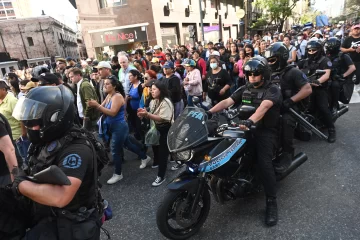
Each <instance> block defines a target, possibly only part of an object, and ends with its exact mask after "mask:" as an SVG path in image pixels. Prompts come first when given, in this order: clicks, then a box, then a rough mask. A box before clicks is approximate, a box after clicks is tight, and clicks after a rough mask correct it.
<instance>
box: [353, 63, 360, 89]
mask: <svg viewBox="0 0 360 240" xmlns="http://www.w3.org/2000/svg"><path fill="white" fill-rule="evenodd" d="M354 65H355V67H356V70H355V75H356V81H355V84H359V83H360V62H354Z"/></svg>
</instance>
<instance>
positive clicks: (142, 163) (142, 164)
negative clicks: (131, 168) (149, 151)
mask: <svg viewBox="0 0 360 240" xmlns="http://www.w3.org/2000/svg"><path fill="white" fill-rule="evenodd" d="M150 161H151V158H150V157H149V156H146V158H145V159H143V160H141V165H140V169H144V168H146V166H147V164H148V163H149V162H150Z"/></svg>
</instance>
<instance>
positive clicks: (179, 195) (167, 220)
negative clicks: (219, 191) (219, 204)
mask: <svg viewBox="0 0 360 240" xmlns="http://www.w3.org/2000/svg"><path fill="white" fill-rule="evenodd" d="M194 198H195V194H191V193H189V192H188V191H186V190H179V191H168V192H167V193H166V195H165V197H164V199H163V201H162V202H161V203H160V205H159V208H158V210H157V214H156V223H157V226H158V228H159V230H160V232H161V233H162V234H163V235H164V236H165V237H167V238H169V239H173V240H183V239H188V238H190V237H191V236H193V235H195V234H196V233H197V232H198V231H199V230H200V228H201V227H202V225H203V224H204V222H205V220H206V218H207V216H208V215H209V210H210V194H209V191H208V190H207V189H206V188H205V189H204V191H203V192H202V193H201V195H200V198H199V201H198V204H196V206H195V210H194V212H193V213H190V212H191V206H192V204H193V201H194Z"/></svg>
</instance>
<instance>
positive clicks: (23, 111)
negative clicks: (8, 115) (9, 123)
mask: <svg viewBox="0 0 360 240" xmlns="http://www.w3.org/2000/svg"><path fill="white" fill-rule="evenodd" d="M46 107H47V104H45V103H43V102H38V101H35V100H32V99H28V98H24V97H23V98H20V99H19V101H18V102H17V103H16V106H15V108H14V111H13V114H12V116H13V117H14V118H15V119H17V120H19V121H30V120H36V119H40V118H41V117H42V116H43V113H44V111H45V109H46Z"/></svg>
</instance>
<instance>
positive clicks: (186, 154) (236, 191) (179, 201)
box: [156, 105, 307, 240]
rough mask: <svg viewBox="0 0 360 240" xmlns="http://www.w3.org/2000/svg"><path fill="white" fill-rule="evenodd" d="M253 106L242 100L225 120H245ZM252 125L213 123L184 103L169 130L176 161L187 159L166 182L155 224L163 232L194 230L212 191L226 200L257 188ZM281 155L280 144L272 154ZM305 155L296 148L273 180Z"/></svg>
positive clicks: (181, 235) (177, 235)
mask: <svg viewBox="0 0 360 240" xmlns="http://www.w3.org/2000/svg"><path fill="white" fill-rule="evenodd" d="M255 110H256V109H255V108H254V107H252V106H246V105H244V106H241V107H239V108H238V109H237V108H235V109H230V110H229V111H228V112H226V113H225V114H224V115H225V116H226V118H227V121H231V120H232V119H235V118H238V119H242V120H244V119H248V118H249V117H250V116H251V115H252V114H253V113H254V112H255ZM213 119H214V116H213V118H212V120H213ZM253 131H256V127H252V128H251V129H250V130H247V131H243V130H240V128H239V127H237V125H235V124H234V123H233V122H232V123H231V124H222V125H220V126H218V125H216V126H215V127H214V124H213V122H211V120H209V121H208V119H207V115H206V112H205V110H204V109H202V108H196V107H187V108H185V109H184V111H183V113H182V114H181V115H180V116H179V117H178V118H177V119H176V121H175V122H174V124H173V125H172V126H171V128H170V130H169V133H168V147H169V150H170V152H171V154H172V157H173V158H174V160H175V161H176V162H177V163H178V164H185V165H186V170H185V171H183V172H182V173H180V174H179V175H178V176H177V177H176V178H175V179H174V180H173V181H172V182H171V183H170V184H169V185H168V192H167V193H166V195H165V196H164V198H163V200H162V202H161V204H160V205H159V208H158V210H157V215H156V220H157V226H158V228H159V230H160V232H161V233H162V234H163V235H164V236H165V237H167V238H169V239H177V240H179V239H188V238H189V237H191V236H193V235H194V234H196V233H197V232H198V231H199V230H200V228H201V227H202V225H203V224H204V222H205V221H206V219H207V217H208V214H209V211H210V205H211V201H210V192H211V193H212V195H213V197H214V199H215V201H217V202H218V203H220V204H224V203H226V202H227V201H230V200H235V199H237V198H243V197H246V196H248V195H250V194H251V193H254V192H258V191H259V185H260V182H259V181H258V180H257V177H256V174H255V169H256V168H255V165H254V161H252V156H253V155H252V149H253V148H251V147H250V145H251V144H250V143H249V142H251V139H252V135H253ZM280 155H281V150H278V151H277V152H276V154H274V160H276V159H277V158H278V157H279V156H280ZM306 160H307V156H306V155H305V154H304V153H299V154H297V155H296V156H295V157H294V160H293V162H292V164H291V165H290V166H289V167H288V169H287V170H286V171H285V172H284V173H282V174H277V175H276V178H277V180H278V181H280V180H282V179H284V178H285V177H286V176H287V175H289V174H290V173H291V172H292V171H294V170H295V169H296V168H297V167H299V166H300V165H301V164H302V163H304V162H305V161H306Z"/></svg>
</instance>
